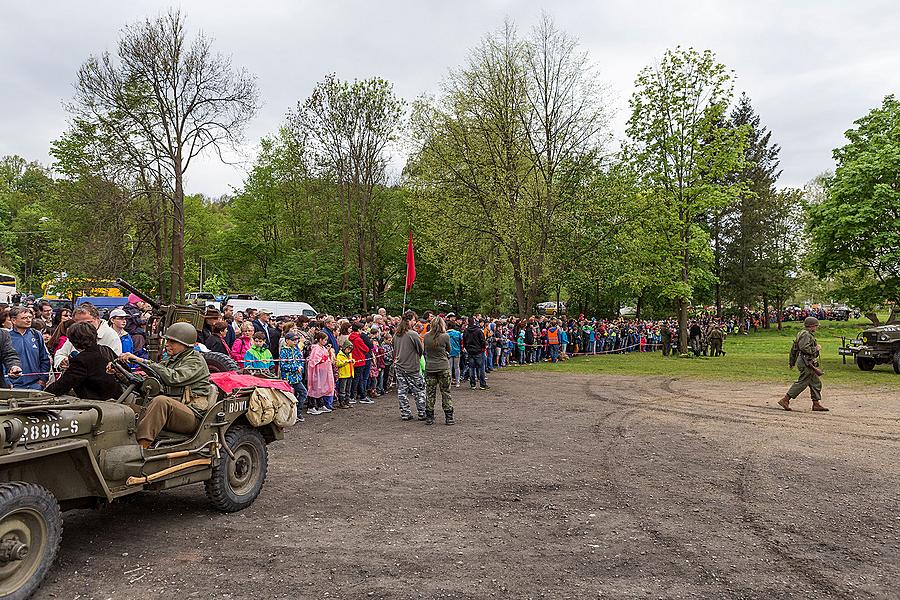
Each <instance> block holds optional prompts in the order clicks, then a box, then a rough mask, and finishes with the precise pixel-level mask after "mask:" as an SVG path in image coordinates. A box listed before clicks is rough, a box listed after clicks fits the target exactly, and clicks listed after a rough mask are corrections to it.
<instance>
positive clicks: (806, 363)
mask: <svg viewBox="0 0 900 600" xmlns="http://www.w3.org/2000/svg"><path fill="white" fill-rule="evenodd" d="M794 343H795V344H796V345H797V352H798V356H797V370H799V371H800V376H799V377H798V378H797V381H796V382H794V385H792V386H791V388H790V389H789V390H788V391H787V395H788V396H790V398H791V400H793V399H794V398H796V397H797V396H799V395H800V394H801V393H803V390H805V389H806V388H809V395H810V396H811V397H812V401H813V402H820V401H821V400H822V380H821V379H819V376H818V375H816V373H815V371H813V370H812V368H811V367H812V366H816V367H817V366H818V364H819V349H818V348H817V346H818V342H817V341H816V336H815V334H813V332H812V331H810V330H809V329H804V330H802V331H800V332H799V333H798V334H797V337H796V339H795V340H794Z"/></svg>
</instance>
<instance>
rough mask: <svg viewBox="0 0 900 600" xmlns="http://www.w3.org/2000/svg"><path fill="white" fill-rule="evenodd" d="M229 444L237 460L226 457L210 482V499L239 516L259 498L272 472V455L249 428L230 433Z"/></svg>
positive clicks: (227, 435)
mask: <svg viewBox="0 0 900 600" xmlns="http://www.w3.org/2000/svg"><path fill="white" fill-rule="evenodd" d="M225 443H226V444H228V447H229V448H230V449H231V451H232V452H233V453H234V458H231V456H229V455H228V454H227V453H226V452H223V453H222V460H221V461H219V464H218V466H216V467H214V468H213V472H212V477H211V478H210V479H209V480H208V481H207V482H206V497H207V498H209V500H210V502H212V504H213V506H215V507H216V508H217V509H219V510H221V511H222V512H235V511H238V510H242V509H245V508H247V507H248V506H250V505H251V504H253V501H254V500H256V497H257V496H259V492H260V490H262V486H263V483H264V482H265V481H266V472H267V471H268V468H269V454H268V452H269V451H268V449H267V448H266V441H265V440H264V439H263V436H262V435H261V434H260V433H259V432H258V431H257V430H256V429H253V428H251V427H246V426H238V427H233V428H231V429H229V430H228V433H226V434H225Z"/></svg>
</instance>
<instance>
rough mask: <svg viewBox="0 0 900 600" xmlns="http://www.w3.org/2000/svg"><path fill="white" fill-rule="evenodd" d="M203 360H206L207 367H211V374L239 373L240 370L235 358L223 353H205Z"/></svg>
mask: <svg viewBox="0 0 900 600" xmlns="http://www.w3.org/2000/svg"><path fill="white" fill-rule="evenodd" d="M203 358H204V359H205V360H206V366H207V367H209V372H210V373H226V372H228V371H237V370H238V368H239V367H238V364H237V363H236V362H235V360H234V359H233V358H231V357H230V356H228V355H227V354H222V353H221V352H204V353H203Z"/></svg>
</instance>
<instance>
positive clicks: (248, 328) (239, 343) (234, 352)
mask: <svg viewBox="0 0 900 600" xmlns="http://www.w3.org/2000/svg"><path fill="white" fill-rule="evenodd" d="M252 336H253V324H252V323H247V322H246V321H245V322H244V323H243V324H242V325H241V335H240V337H238V338H237V339H236V340H234V343H233V344H232V345H231V352H230V354H231V358H233V359H234V360H235V362H237V364H238V368H240V369H243V368H244V356H246V355H247V351H248V350H250V348H251V347H252V346H253V337H252ZM263 337H265V336H263Z"/></svg>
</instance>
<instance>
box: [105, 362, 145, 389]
mask: <svg viewBox="0 0 900 600" xmlns="http://www.w3.org/2000/svg"><path fill="white" fill-rule="evenodd" d="M109 364H111V365H112V368H113V371H116V374H117V375H118V377H119V379H122V380H124V382H125V383H126V384H128V385H131V384H134V385H135V386H138V387H140V385H141V384H142V383H143V382H144V378H143V376H141V375H138V374H137V373H135V372H134V371H131V370H129V369H126V368H125V365H123V364H122V363H121V362H120V361H119V360H114V361H112V362H110V363H109Z"/></svg>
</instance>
